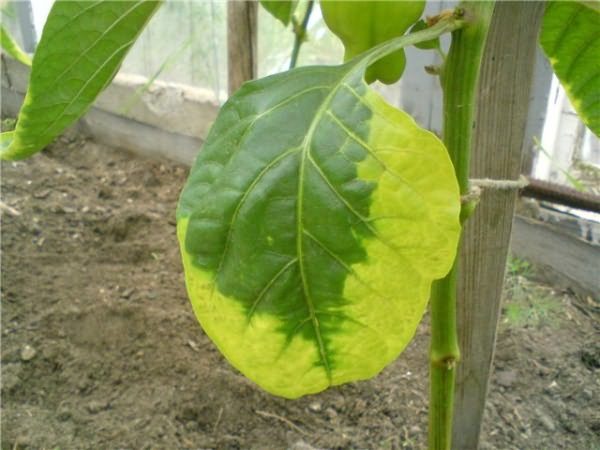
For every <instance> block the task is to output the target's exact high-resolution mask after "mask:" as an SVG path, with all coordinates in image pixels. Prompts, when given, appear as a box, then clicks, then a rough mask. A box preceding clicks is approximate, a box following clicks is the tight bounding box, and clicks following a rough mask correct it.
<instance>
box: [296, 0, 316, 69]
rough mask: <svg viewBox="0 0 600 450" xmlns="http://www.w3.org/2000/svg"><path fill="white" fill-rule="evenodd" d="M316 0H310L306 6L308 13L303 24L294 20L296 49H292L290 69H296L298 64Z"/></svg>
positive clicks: (305, 14)
mask: <svg viewBox="0 0 600 450" xmlns="http://www.w3.org/2000/svg"><path fill="white" fill-rule="evenodd" d="M314 3H315V2H314V0H309V2H308V5H307V6H306V12H305V13H304V18H303V19H302V22H301V23H298V22H297V21H296V19H295V18H292V27H293V29H294V48H292V56H291V58H290V69H293V68H294V67H296V64H297V62H298V55H299V54H300V47H301V46H302V44H303V43H304V41H305V40H306V27H307V26H308V19H310V14H311V13H312V9H313V6H314Z"/></svg>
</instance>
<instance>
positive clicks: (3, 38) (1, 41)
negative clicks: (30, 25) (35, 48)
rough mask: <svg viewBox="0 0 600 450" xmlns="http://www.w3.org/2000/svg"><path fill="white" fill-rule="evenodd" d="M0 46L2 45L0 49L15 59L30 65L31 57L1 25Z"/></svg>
mask: <svg viewBox="0 0 600 450" xmlns="http://www.w3.org/2000/svg"><path fill="white" fill-rule="evenodd" d="M0 46H1V47H2V50H4V51H5V52H6V53H8V54H9V55H10V56H12V57H13V58H15V59H16V60H17V61H20V62H22V63H23V64H25V65H27V66H31V58H30V57H29V55H28V54H27V53H25V52H24V51H23V50H22V49H21V47H19V44H17V42H16V41H15V40H14V39H13V37H12V36H11V35H10V33H9V32H8V30H7V29H6V28H4V27H3V26H2V25H0Z"/></svg>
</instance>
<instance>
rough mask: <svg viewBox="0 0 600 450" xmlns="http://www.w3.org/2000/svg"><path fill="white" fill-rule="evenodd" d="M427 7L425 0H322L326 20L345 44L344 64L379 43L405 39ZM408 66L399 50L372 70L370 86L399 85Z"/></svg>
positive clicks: (370, 72) (369, 79)
mask: <svg viewBox="0 0 600 450" xmlns="http://www.w3.org/2000/svg"><path fill="white" fill-rule="evenodd" d="M424 8H425V1H424V0H416V1H398V0H394V1H370V0H369V1H356V0H322V1H321V11H322V13H323V20H324V21H325V23H326V24H327V27H328V28H329V29H330V30H331V31H332V32H333V33H334V34H335V35H336V36H337V37H339V38H340V40H341V41H342V42H343V44H344V48H345V50H346V51H345V53H344V61H349V60H350V59H352V58H354V57H355V56H357V55H359V54H361V53H363V52H365V51H367V50H369V49H370V48H373V47H375V46H376V45H377V44H380V43H382V42H385V41H388V40H390V39H392V38H394V37H397V36H402V35H403V34H404V33H405V32H406V30H408V28H409V27H410V26H411V25H412V24H414V23H415V22H416V21H417V20H418V19H419V17H421V14H423V9H424ZM405 64H406V57H405V55H404V50H402V49H400V50H397V51H395V52H394V53H392V54H390V55H388V56H386V57H385V58H382V59H381V60H379V61H376V62H375V63H374V64H373V65H372V66H371V67H369V69H368V70H367V73H366V75H365V78H366V80H367V82H368V83H372V82H373V81H375V80H379V81H381V82H382V83H386V84H392V83H395V82H396V81H398V80H399V79H400V77H401V76H402V72H404V66H405Z"/></svg>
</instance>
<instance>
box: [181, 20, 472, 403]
mask: <svg viewBox="0 0 600 450" xmlns="http://www.w3.org/2000/svg"><path fill="white" fill-rule="evenodd" d="M434 28H435V27H434ZM432 30H433V29H432ZM437 31H438V32H439V29H438V30H437ZM432 37H434V36H432V35H431V30H428V31H425V32H420V33H415V34H412V35H410V36H408V37H403V38H400V39H398V40H396V41H393V44H394V45H392V46H391V47H389V46H385V47H384V48H383V50H385V51H379V50H378V49H376V51H374V52H370V53H369V54H368V56H367V57H363V58H360V59H355V60H353V61H351V62H350V63H347V64H345V65H342V66H330V67H305V68H299V69H295V70H292V71H289V72H285V73H282V74H278V75H274V76H270V77H267V78H264V79H260V80H257V81H253V82H250V83H247V84H245V85H244V86H243V87H242V88H241V89H240V90H239V91H238V92H236V93H235V94H234V95H233V96H232V97H231V98H230V99H229V100H228V102H227V103H226V104H225V105H224V106H223V108H222V110H221V112H220V114H219V116H218V118H217V120H216V122H215V124H214V126H213V128H212V129H211V132H210V134H209V136H208V138H207V141H206V143H205V144H204V147H203V149H202V151H201V152H200V154H199V157H198V159H197V161H196V164H195V166H194V168H193V169H192V172H191V174H190V177H189V180H188V182H187V185H186V187H185V188H184V190H183V193H182V195H181V199H180V203H179V208H178V212H177V228H178V237H179V241H180V245H181V250H182V255H183V263H184V267H185V273H186V283H187V288H188V293H189V296H190V298H191V301H192V304H193V307H194V310H195V313H196V315H197V317H198V319H199V320H200V322H201V324H202V326H203V328H204V330H205V331H206V333H207V334H208V336H210V338H211V339H212V340H213V341H214V342H215V344H216V345H217V346H218V347H219V349H220V350H221V352H223V354H224V355H225V356H226V357H227V359H228V360H229V361H230V362H231V363H232V364H233V365H234V366H235V367H237V368H238V369H239V370H240V371H242V372H243V373H244V374H245V375H246V376H248V377H249V378H251V379H252V380H254V381H255V382H257V383H258V384H259V385H260V386H262V387H263V388H264V389H266V390H267V391H270V392H272V393H274V394H277V395H281V396H284V397H289V398H295V397H298V396H301V395H304V394H308V393H313V392H318V391H320V390H322V389H325V388H326V387H328V386H331V385H337V384H341V383H344V382H348V381H352V380H358V379H365V378H369V377H371V376H373V375H375V374H376V373H378V372H379V371H380V370H381V369H382V368H383V367H384V366H385V365H386V364H388V363H390V362H391V361H392V360H393V359H395V358H396V357H397V356H398V354H399V353H400V352H401V351H402V350H403V348H404V347H405V346H406V345H407V343H408V342H409V341H410V339H411V338H412V336H413V334H414V332H415V329H416V327H417V324H418V323H419V321H420V319H421V317H422V315H423V312H424V310H425V307H426V304H427V299H428V296H429V291H430V285H431V282H432V280H433V279H436V278H440V277H442V276H443V275H445V274H446V272H447V271H448V270H449V268H450V265H451V263H452V261H453V259H454V256H455V252H456V246H457V240H458V235H459V221H458V216H459V211H460V201H459V192H458V186H457V182H456V179H455V176H454V170H453V167H452V164H451V162H450V159H449V157H448V155H447V152H446V150H445V148H444V146H443V144H442V142H441V141H440V140H439V139H438V138H437V137H436V136H435V135H433V134H432V133H430V132H428V131H426V130H424V129H422V128H420V127H418V126H417V125H416V124H415V122H414V121H413V119H412V118H411V117H410V116H408V115H407V114H405V113H404V112H401V111H399V110H397V109H395V108H393V107H392V106H390V105H388V104H387V103H385V101H384V100H383V99H382V98H381V97H380V96H379V95H378V94H377V93H376V92H375V91H374V90H372V89H371V88H369V86H368V85H367V84H366V83H365V81H364V78H363V76H364V72H365V69H366V67H367V66H368V65H370V64H371V63H372V62H373V61H374V60H376V59H379V58H381V57H383V56H385V55H386V54H389V53H390V52H391V51H394V50H397V49H398V48H400V47H401V46H404V45H409V44H413V43H415V42H418V41H424V40H426V39H431V38H432Z"/></svg>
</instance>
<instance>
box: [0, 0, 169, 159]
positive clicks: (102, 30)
mask: <svg viewBox="0 0 600 450" xmlns="http://www.w3.org/2000/svg"><path fill="white" fill-rule="evenodd" d="M160 4H161V2H160V1H153V0H150V1H144V0H140V1H95V2H90V1H69V0H59V1H57V2H55V3H54V5H53V6H52V9H51V10H50V14H49V16H48V20H47V22H46V25H45V27H44V31H43V33H42V38H41V40H40V43H39V45H38V47H37V49H36V52H35V55H34V57H33V65H32V69H31V77H30V80H29V86H28V88H27V94H26V96H25V101H24V103H23V107H22V109H21V111H20V113H19V117H18V120H17V126H16V129H15V132H14V135H13V139H12V142H11V143H10V145H9V146H8V147H7V148H2V149H1V150H0V158H2V159H23V158H27V157H28V156H31V155H32V154H34V153H36V152H38V151H40V150H41V149H43V148H44V147H45V146H46V145H48V144H49V143H50V142H52V140H53V139H54V138H55V137H56V136H58V135H59V134H60V133H62V132H63V131H64V129H65V128H67V127H68V126H69V125H71V124H72V123H73V122H75V121H76V120H77V119H79V118H80V117H81V116H82V115H83V114H84V113H85V112H86V111H87V109H88V108H89V107H90V106H91V104H92V102H93V101H94V100H95V99H96V97H97V96H98V94H100V92H101V91H102V90H103V89H104V88H105V87H106V86H107V85H108V83H110V81H111V80H112V79H113V77H114V75H115V74H116V72H117V71H118V69H119V66H120V64H121V62H122V61H123V59H124V58H125V55H126V54H127V52H128V50H129V49H130V48H131V46H132V45H133V43H134V42H135V40H136V38H137V37H138V35H139V34H140V33H141V31H142V29H143V28H144V26H145V25H146V23H147V22H148V20H149V19H150V17H151V16H152V14H153V13H154V12H155V11H156V9H157V8H158V7H159V6H160Z"/></svg>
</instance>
